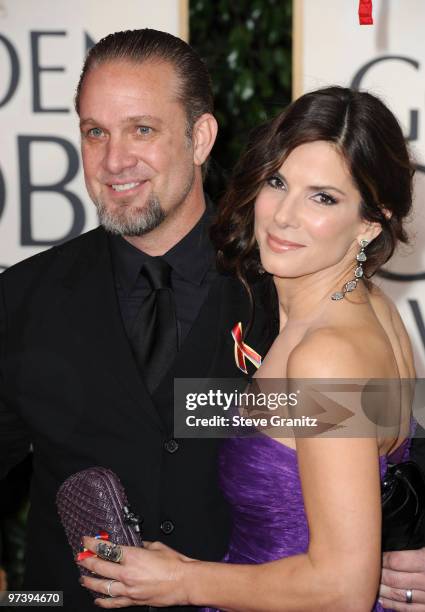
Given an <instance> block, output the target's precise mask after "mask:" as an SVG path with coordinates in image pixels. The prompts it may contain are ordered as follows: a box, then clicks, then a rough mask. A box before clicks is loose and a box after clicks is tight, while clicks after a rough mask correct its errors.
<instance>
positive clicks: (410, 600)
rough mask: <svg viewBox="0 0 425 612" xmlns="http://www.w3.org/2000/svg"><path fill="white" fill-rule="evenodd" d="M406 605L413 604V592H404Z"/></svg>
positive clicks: (410, 590) (409, 590)
mask: <svg viewBox="0 0 425 612" xmlns="http://www.w3.org/2000/svg"><path fill="white" fill-rule="evenodd" d="M406 603H413V591H412V589H407V590H406Z"/></svg>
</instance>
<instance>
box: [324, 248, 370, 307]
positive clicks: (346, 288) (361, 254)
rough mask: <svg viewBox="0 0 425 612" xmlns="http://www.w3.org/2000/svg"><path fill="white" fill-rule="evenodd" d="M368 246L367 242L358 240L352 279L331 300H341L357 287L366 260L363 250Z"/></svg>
mask: <svg viewBox="0 0 425 612" xmlns="http://www.w3.org/2000/svg"><path fill="white" fill-rule="evenodd" d="M368 244H369V241H368V240H360V251H359V252H358V253H357V255H356V260H357V262H358V263H357V267H356V269H355V270H354V278H353V279H352V280H349V281H348V282H347V283H345V285H344V288H343V290H342V291H337V292H336V293H333V294H332V295H331V299H332V300H335V301H338V300H342V299H343V298H344V297H345V294H346V293H351V291H354V289H355V288H356V287H357V281H358V280H360V279H361V278H363V274H364V272H363V264H364V262H365V261H366V260H367V256H366V253H365V252H364V250H365V248H366V247H367V245H368Z"/></svg>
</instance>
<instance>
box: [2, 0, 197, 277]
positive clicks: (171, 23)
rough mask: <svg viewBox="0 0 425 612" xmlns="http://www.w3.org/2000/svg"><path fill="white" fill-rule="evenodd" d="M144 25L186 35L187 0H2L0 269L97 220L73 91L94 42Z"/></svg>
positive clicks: (66, 237) (75, 232)
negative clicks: (83, 168) (84, 174)
mask: <svg viewBox="0 0 425 612" xmlns="http://www.w3.org/2000/svg"><path fill="white" fill-rule="evenodd" d="M105 6H106V7H107V10H105ZM144 27H153V28H156V29H159V30H166V31H168V32H171V33H172V34H175V35H177V36H180V37H182V38H187V31H188V0H156V1H155V2H152V1H151V0H117V1H113V2H112V1H109V0H108V2H106V3H105V1H104V0H72V1H70V0H0V75H1V79H0V133H1V147H0V270H1V269H3V268H5V267H8V266H10V265H12V264H13V263H15V262H17V261H19V260H21V259H24V258H25V257H29V256H30V255H33V254H34V253H36V252H38V251H40V250H43V249H45V248H47V247H48V246H51V245H54V244H56V243H58V242H62V241H63V240H67V239H69V238H72V237H74V236H77V235H78V234H80V233H81V232H83V231H86V230H88V229H90V228H92V227H94V226H95V225H96V224H97V219H96V215H95V210H94V206H93V205H92V204H91V202H90V201H89V198H88V196H87V194H86V190H85V187H84V181H83V177H82V172H81V168H80V161H79V153H78V150H79V130H78V121H77V115H76V113H75V112H74V109H73V97H74V91H75V87H76V84H77V81H78V78H79V74H80V70H81V67H82V64H83V60H84V56H85V54H86V51H87V49H88V48H89V47H90V46H92V45H93V44H94V42H96V41H98V40H99V39H100V38H102V37H103V36H105V35H106V34H109V33H110V32H114V31H117V30H126V29H134V28H144Z"/></svg>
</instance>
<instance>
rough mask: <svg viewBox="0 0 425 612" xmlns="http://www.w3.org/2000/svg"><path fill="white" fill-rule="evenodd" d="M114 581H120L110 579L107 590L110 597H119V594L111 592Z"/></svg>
mask: <svg viewBox="0 0 425 612" xmlns="http://www.w3.org/2000/svg"><path fill="white" fill-rule="evenodd" d="M113 582H118V580H110V581H109V582H108V585H107V587H106V590H107V592H108V595H109V597H117V595H112V593H111V586H112V583H113Z"/></svg>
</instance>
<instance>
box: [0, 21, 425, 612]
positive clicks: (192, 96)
mask: <svg viewBox="0 0 425 612" xmlns="http://www.w3.org/2000/svg"><path fill="white" fill-rule="evenodd" d="M76 108H77V111H78V114H79V116H80V126H81V143H82V157H83V165H84V173H85V180H86V185H87V189H88V192H89V194H90V197H91V198H92V200H93V202H94V203H95V205H96V207H97V210H98V214H99V219H100V222H101V227H100V228H98V229H96V230H94V231H92V232H88V233H87V234H85V235H83V236H81V237H79V238H77V239H76V240H73V241H71V242H69V243H67V244H65V245H62V246H61V247H57V248H54V249H52V250H50V251H48V252H45V253H43V254H40V255H38V256H36V257H33V258H30V259H28V260H26V261H24V262H22V263H20V264H18V265H17V266H14V267H13V268H11V269H9V270H8V271H7V272H5V273H4V274H3V275H2V276H1V277H0V287H1V301H0V342H1V344H0V347H1V362H0V373H1V384H2V386H1V400H2V401H1V407H0V408H1V409H0V424H1V429H0V431H1V433H0V453H1V454H0V465H1V467H2V469H3V471H5V470H6V469H8V468H9V467H10V466H11V465H12V464H14V463H16V462H17V461H18V460H19V459H20V458H22V457H23V456H24V455H25V453H26V452H28V448H29V445H30V442H32V444H33V448H34V477H33V487H32V497H31V513H30V518H29V542H28V559H27V574H26V581H25V587H26V588H31V589H38V590H43V589H49V590H54V589H57V590H63V591H64V602H65V609H66V610H73V611H76V610H78V611H84V610H91V609H92V605H93V604H92V600H91V597H90V595H89V594H87V593H86V592H85V591H84V590H83V589H82V588H81V587H80V586H79V584H78V571H77V569H76V567H75V564H74V563H73V559H72V555H71V551H70V549H69V546H68V544H67V542H66V539H65V535H64V532H63V529H62V527H61V525H60V523H59V520H58V517H57V513H56V508H55V503H54V500H55V495H56V492H57V490H58V488H59V486H60V484H61V483H62V482H63V481H64V480H65V479H66V478H67V477H68V476H69V475H70V474H72V473H74V472H77V471H79V470H81V469H84V468H87V467H90V466H94V465H102V466H105V467H108V468H111V469H112V470H114V471H115V472H116V473H117V474H118V475H119V476H120V478H121V479H122V481H123V484H124V486H125V488H126V491H127V494H128V497H129V500H130V502H131V504H132V507H133V510H135V511H136V512H137V513H139V514H140V515H141V516H142V517H143V519H144V520H143V537H144V538H145V539H147V540H161V541H163V542H165V543H166V544H169V545H170V546H172V547H173V548H175V549H177V550H179V551H181V552H182V553H184V554H187V555H188V556H191V557H196V558H200V559H212V560H214V559H220V558H221V557H222V555H223V553H224V551H225V549H226V542H227V539H228V534H229V524H228V523H229V521H228V513H227V508H226V505H225V502H224V500H223V499H222V497H221V494H220V492H219V488H218V486H217V474H216V451H217V443H216V441H214V440H174V439H173V380H174V378H188V377H191V378H203V377H207V376H208V377H232V376H238V375H239V374H240V373H239V371H238V370H237V368H236V365H235V362H234V356H233V350H232V339H231V335H230V331H231V329H232V327H233V325H234V324H235V323H236V322H238V321H246V320H247V318H248V313H247V311H248V304H247V302H248V300H247V299H246V298H245V295H244V293H243V291H242V289H241V288H240V287H239V284H238V283H237V282H236V281H234V280H233V279H231V278H227V277H225V276H221V275H219V274H218V273H217V272H216V270H215V266H214V253H213V249H212V246H211V244H210V243H209V240H208V225H209V223H210V218H211V216H212V211H211V206H210V205H206V202H205V197H204V193H203V189H202V166H203V164H205V162H206V160H207V158H208V155H209V153H210V150H211V148H212V146H213V143H214V139H215V136H216V132H217V124H216V121H215V119H214V117H213V115H212V110H213V109H212V97H211V88H210V83H209V77H208V74H207V72H206V69H205V67H204V65H203V64H202V62H201V61H200V59H199V57H198V56H197V55H196V53H194V52H193V51H192V50H191V49H190V47H189V46H188V45H186V44H185V43H183V42H182V41H180V40H179V39H177V38H175V37H173V36H171V35H169V34H165V33H162V32H157V31H155V30H138V31H133V32H124V33H117V34H114V35H111V36H109V37H107V38H106V39H103V40H102V41H100V42H99V43H98V44H97V45H96V46H95V47H94V48H93V49H92V51H91V52H90V54H89V56H88V59H87V61H86V63H85V66H84V69H83V73H82V76H81V79H80V83H79V86H78V89H77V96H76ZM105 230H106V231H105ZM148 313H149V314H148ZM164 314H165V315H166V316H165V317H164ZM149 321H154V323H155V325H153V326H150V327H149V325H148V323H149ZM264 323H265V316H264V313H262V312H261V310H260V311H259V312H258V313H257V317H256V321H255V324H254V326H253V329H252V331H251V332H250V334H249V336H248V342H249V343H250V344H251V345H253V346H254V347H255V348H256V350H257V351H259V352H260V354H264V353H265V352H266V350H267V344H266V340H265V339H266V334H265V333H264V329H263V326H264ZM152 328H153V329H152ZM177 349H178V355H177V356H176V353H177ZM405 558H406V557H405ZM397 575H398V574H397ZM415 576H419V577H420V578H421V579H422V574H419V573H418V574H415ZM418 580H419V578H418ZM401 588H414V587H411V586H410V583H409V586H408V587H404V586H402V587H401ZM424 590H425V588H424ZM424 601H425V599H424ZM424 609H425V608H424Z"/></svg>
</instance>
